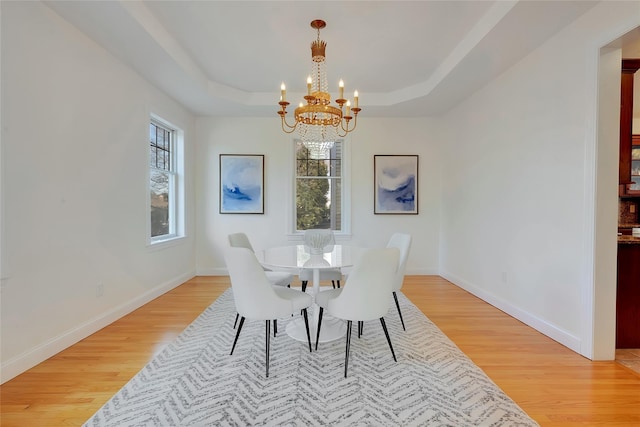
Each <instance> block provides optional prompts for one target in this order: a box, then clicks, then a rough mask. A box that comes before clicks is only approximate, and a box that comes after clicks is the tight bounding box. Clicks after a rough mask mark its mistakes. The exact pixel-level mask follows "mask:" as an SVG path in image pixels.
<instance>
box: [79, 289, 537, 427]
mask: <svg viewBox="0 0 640 427" xmlns="http://www.w3.org/2000/svg"><path fill="white" fill-rule="evenodd" d="M390 298H392V297H391V296H390ZM398 298H399V300H400V304H401V309H402V314H403V316H404V319H405V325H406V328H407V330H406V332H405V331H403V330H402V326H401V324H400V320H399V317H398V314H397V311H396V309H395V306H394V305H393V303H392V308H391V310H390V312H389V314H388V315H387V316H385V320H386V323H387V327H388V328H389V333H390V335H391V341H392V343H393V346H394V350H395V352H396V356H397V358H398V362H397V363H396V362H394V361H393V358H392V356H391V352H390V351H389V347H388V345H387V341H386V339H385V336H384V333H383V331H382V328H381V326H380V322H379V321H375V322H366V323H365V325H364V335H363V336H362V338H360V339H358V338H357V328H356V327H355V325H354V328H353V336H352V339H351V353H350V358H349V372H348V374H349V376H348V378H344V351H345V341H344V339H339V340H337V341H333V342H329V343H320V345H319V348H318V351H317V352H316V351H314V352H313V353H309V348H308V345H307V343H306V342H304V343H303V342H299V341H295V340H293V339H292V338H290V337H289V336H288V335H287V334H286V332H285V326H286V322H287V321H289V320H290V319H281V320H279V321H278V336H277V337H276V338H272V339H271V364H270V370H269V378H265V366H264V360H265V342H264V322H262V321H246V322H245V325H244V327H243V330H242V333H241V335H240V338H239V340H238V344H237V346H236V349H235V351H234V354H233V356H230V355H229V351H230V350H231V345H232V343H233V339H234V334H235V330H234V329H233V321H234V318H235V308H234V304H233V294H232V291H231V289H229V290H227V291H225V293H224V294H223V295H222V296H220V298H218V299H217V300H216V301H215V302H214V303H213V304H212V305H211V306H209V307H208V308H207V309H206V310H205V311H204V312H203V313H202V314H201V315H200V316H199V317H198V318H197V319H196V320H195V321H194V322H193V323H192V324H191V325H189V326H188V327H187V328H186V329H185V330H184V331H183V332H182V333H181V334H180V336H178V338H176V340H175V341H174V342H172V343H171V344H169V345H168V346H167V347H166V348H164V349H163V350H162V352H161V353H159V354H158V355H157V356H156V357H155V358H154V359H153V360H151V362H149V364H147V365H146V366H145V367H144V368H143V369H142V370H141V371H140V372H139V373H138V374H136V375H135V376H134V377H133V378H132V379H131V381H129V382H128V383H127V384H126V385H125V386H124V387H123V388H122V389H121V390H120V391H119V392H118V393H116V394H115V395H114V396H113V397H112V398H111V399H110V400H109V401H108V402H107V403H106V404H105V405H104V406H103V407H102V408H101V409H100V410H99V411H98V412H96V413H95V414H94V415H93V416H92V417H91V418H90V419H89V420H88V421H87V422H86V423H85V426H118V427H123V426H252V425H265V426H322V425H335V426H456V427H459V426H510V427H511V426H537V425H538V424H537V423H536V422H535V421H533V420H532V419H531V418H530V417H528V416H527V414H525V413H524V411H522V409H520V407H519V406H517V405H516V404H515V403H514V402H513V401H512V400H511V399H510V398H509V397H507V395H505V394H504V392H502V390H500V389H499V388H498V387H497V386H496V385H495V384H494V383H493V382H492V381H491V380H490V379H489V378H488V377H487V376H486V375H485V374H484V372H483V371H482V370H481V369H480V368H478V367H477V366H476V365H475V364H473V362H471V360H469V358H467V357H466V356H465V355H464V354H463V353H462V352H461V351H460V350H459V349H458V348H457V347H456V346H455V344H454V343H453V342H451V341H450V340H449V339H448V338H447V337H446V336H445V335H444V334H443V333H442V332H441V331H440V330H439V329H438V328H437V327H436V326H435V325H434V324H433V323H432V322H431V321H430V320H429V319H427V318H426V317H425V316H424V315H423V314H422V312H421V311H420V310H419V309H418V308H417V307H416V306H414V305H413V304H412V303H411V302H410V301H409V300H408V299H407V298H406V297H405V296H404V295H402V294H401V293H400V292H398Z"/></svg>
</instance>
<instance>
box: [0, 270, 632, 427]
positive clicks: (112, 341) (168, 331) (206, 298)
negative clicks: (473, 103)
mask: <svg viewBox="0 0 640 427" xmlns="http://www.w3.org/2000/svg"><path fill="white" fill-rule="evenodd" d="M228 287H229V280H228V277H196V278H193V279H191V280H189V281H188V282H186V283H185V284H183V285H181V286H179V287H177V288H176V289H174V290H172V291H170V292H168V293H167V294H165V295H163V296H161V297H159V298H157V299H155V300H154V301H151V302H150V303H148V304H147V305H145V306H144V307H141V308H140V309H138V310H136V311H134V312H132V313H131V314H129V315H127V316H125V317H123V318H122V319H120V320H118V321H117V322H114V323H113V324H111V325H109V326H107V327H106V328H104V329H102V330H100V331H98V332H96V333H95V334H93V335H91V336H90V337H87V338H86V339H84V340H83V341H81V342H79V343H77V344H76V345H74V346H72V347H70V348H68V349H66V350H64V351H62V352H60V353H59V354H57V355H55V356H54V357H52V358H50V359H49V360H46V361H45V362H43V363H41V364H39V365H38V366H36V367H34V368H32V369H30V370H29V371H27V372H25V373H23V374H21V375H19V376H17V377H16V378H14V379H13V380H11V381H8V382H7V383H5V384H3V385H2V386H0V398H1V402H0V420H1V424H2V426H4V427H12V426H20V427H22V426H27V425H29V426H30V425H38V426H52V427H58V426H78V425H81V424H82V423H83V422H84V421H86V420H87V419H88V418H89V417H91V415H93V413H94V412H95V411H97V410H98V409H99V408H100V407H101V406H102V405H103V404H104V403H105V402H106V401H107V400H108V399H109V398H111V396H113V395H114V394H115V393H116V392H117V391H118V390H119V389H120V388H121V387H122V386H123V385H124V384H126V382H127V381H129V379H130V378H131V377H132V376H133V375H135V374H136V373H137V372H138V371H139V370H140V369H141V368H142V367H143V366H144V365H145V364H146V363H147V362H148V361H149V360H150V359H151V358H152V357H153V356H154V355H155V354H157V353H158V352H159V351H161V349H162V348H163V347H164V346H165V345H167V344H168V343H170V342H171V341H172V340H173V339H174V338H175V337H177V336H178V334H179V333H180V332H182V330H183V329H184V328H185V327H186V326H187V325H189V324H190V323H191V322H192V321H193V320H194V319H195V318H196V317H197V316H198V315H199V314H200V313H201V312H202V311H203V310H204V309H205V308H206V307H207V306H209V305H210V304H211V303H212V302H213V301H215V299H216V298H217V297H218V296H219V295H221V294H222V292H224V291H225V290H226V289H227V288H228ZM402 292H403V293H404V294H405V295H406V296H407V297H408V298H409V299H410V300H411V301H412V302H413V303H414V304H415V305H416V306H417V307H418V308H420V310H422V312H423V313H425V315H426V316H427V317H429V318H430V319H431V320H432V321H433V322H434V323H435V324H436V325H437V326H438V327H439V328H440V329H441V330H442V331H443V332H444V333H445V334H446V335H447V336H448V337H449V338H450V339H451V340H452V341H454V342H455V344H456V345H457V346H458V347H459V348H460V349H461V350H462V351H464V352H465V353H466V354H467V356H469V358H471V359H472V360H473V361H474V363H476V364H477V365H478V366H479V367H480V368H481V369H483V370H484V372H486V373H487V375H489V377H490V378H491V379H492V380H493V381H494V382H495V383H496V384H497V385H498V386H499V387H500V388H502V390H504V391H505V393H507V395H509V397H511V398H512V399H513V400H514V401H515V402H516V403H518V405H520V406H521V407H522V408H523V409H524V410H525V411H526V412H527V413H528V414H529V415H530V416H531V417H533V418H534V419H535V420H536V421H538V423H540V425H542V426H563V427H567V426H578V425H580V426H584V425H590V426H599V425H602V426H605V425H606V426H632V425H640V374H637V373H634V372H633V371H632V370H630V369H628V368H625V367H624V366H622V365H620V364H618V363H616V362H592V361H590V360H588V359H586V358H584V357H582V356H580V355H578V354H576V353H574V352H572V351H571V350H569V349H567V348H566V347H564V346H562V345H560V344H558V343H557V342H555V341H553V340H551V339H550V338H548V337H546V336H544V335H543V334H540V333H539V332H537V331H535V330H534V329H532V328H529V327H528V326H526V325H524V324H522V323H521V322H519V321H518V320H516V319H513V318H512V317H510V316H508V315H506V314H505V313H503V312H502V311H500V310H498V309H496V308H494V307H492V306H490V305H489V304H487V303H485V302H483V301H481V300H480V299H478V298H476V297H475V296H473V295H471V294H469V293H468V292H466V291H464V290H462V289H460V288H458V287H456V286H454V285H452V284H451V283H449V282H447V281H446V280H444V279H442V278H440V277H437V276H407V277H406V278H405V285H404V286H403V288H402ZM389 315H390V316H397V313H396V312H395V308H394V307H392V308H391V312H390V314H389Z"/></svg>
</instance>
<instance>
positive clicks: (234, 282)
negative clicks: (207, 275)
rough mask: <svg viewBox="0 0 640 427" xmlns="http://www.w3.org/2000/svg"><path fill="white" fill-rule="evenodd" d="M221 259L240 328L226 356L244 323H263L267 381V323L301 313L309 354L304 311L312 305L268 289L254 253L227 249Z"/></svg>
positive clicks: (293, 293) (300, 295)
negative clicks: (253, 321)
mask: <svg viewBox="0 0 640 427" xmlns="http://www.w3.org/2000/svg"><path fill="white" fill-rule="evenodd" d="M224 258H225V262H226V265H227V270H228V271H229V277H230V279H231V288H232V289H233V299H234V302H235V305H236V311H237V312H238V314H239V315H240V324H239V325H238V331H237V332H236V337H235V339H234V340H233V346H232V347H231V353H230V355H232V354H233V351H234V350H235V348H236V343H237V342H238V337H239V336H240V331H242V326H243V325H244V321H245V319H249V320H264V321H265V337H266V360H265V365H266V368H265V369H266V370H265V374H266V376H267V377H268V376H269V351H270V343H271V341H270V338H271V331H270V326H271V321H274V324H275V322H276V321H277V319H278V318H282V317H285V316H291V315H292V314H294V313H298V312H300V311H301V310H302V315H303V317H304V322H305V326H306V329H307V341H308V344H309V352H311V335H310V333H309V318H308V315H307V308H308V307H309V306H310V305H311V304H312V301H313V300H312V298H311V296H310V295H307V294H305V293H304V292H300V291H298V290H295V289H290V288H286V287H282V286H272V285H271V283H270V282H269V280H268V279H267V275H266V272H265V271H264V270H263V269H262V266H261V265H260V263H259V262H258V259H257V258H256V255H255V253H253V251H251V250H250V249H247V248H235V247H229V248H227V250H226V252H225V255H224Z"/></svg>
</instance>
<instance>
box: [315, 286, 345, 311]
mask: <svg viewBox="0 0 640 427" xmlns="http://www.w3.org/2000/svg"><path fill="white" fill-rule="evenodd" d="M342 289H344V288H340V289H329V290H326V291H322V292H318V293H317V294H316V304H318V305H319V306H320V307H322V308H327V306H328V305H329V300H331V299H334V298H337V297H338V295H340V293H341V292H342Z"/></svg>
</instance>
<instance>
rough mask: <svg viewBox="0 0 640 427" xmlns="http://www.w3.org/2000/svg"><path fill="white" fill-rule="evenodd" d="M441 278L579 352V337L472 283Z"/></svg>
mask: <svg viewBox="0 0 640 427" xmlns="http://www.w3.org/2000/svg"><path fill="white" fill-rule="evenodd" d="M441 276H442V277H443V278H445V279H446V280H448V281H449V282H451V283H453V284H454V285H456V286H458V287H460V288H462V289H464V290H466V291H467V292H469V293H471V294H473V295H475V296H477V297H478V298H480V299H481V300H483V301H485V302H487V303H489V304H491V305H492V306H494V307H496V308H497V309H499V310H501V311H504V312H505V313H506V314H508V315H509V316H511V317H514V318H516V319H518V320H520V321H521V322H522V323H524V324H526V325H528V326H530V327H532V328H533V329H535V330H537V331H538V332H540V333H542V334H544V335H546V336H548V337H549V338H551V339H553V340H554V341H557V342H559V343H560V344H562V345H564V346H566V347H568V348H569V349H571V350H573V351H575V352H576V353H579V352H580V348H581V340H580V338H579V337H577V336H575V335H573V334H571V333H569V332H568V331H565V330H564V329H562V328H559V327H558V326H556V325H554V324H552V323H549V322H547V321H546V320H544V319H541V318H539V317H537V316H534V315H532V314H531V313H529V312H528V311H525V310H522V309H521V308H519V307H517V306H514V305H513V304H511V303H509V302H508V301H505V300H504V299H502V298H499V297H497V296H495V295H493V294H491V293H489V292H486V291H485V290H483V289H481V288H479V287H478V286H476V285H474V284H473V283H470V282H467V281H466V280H464V279H461V278H459V277H457V276H455V275H453V274H450V273H441Z"/></svg>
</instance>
